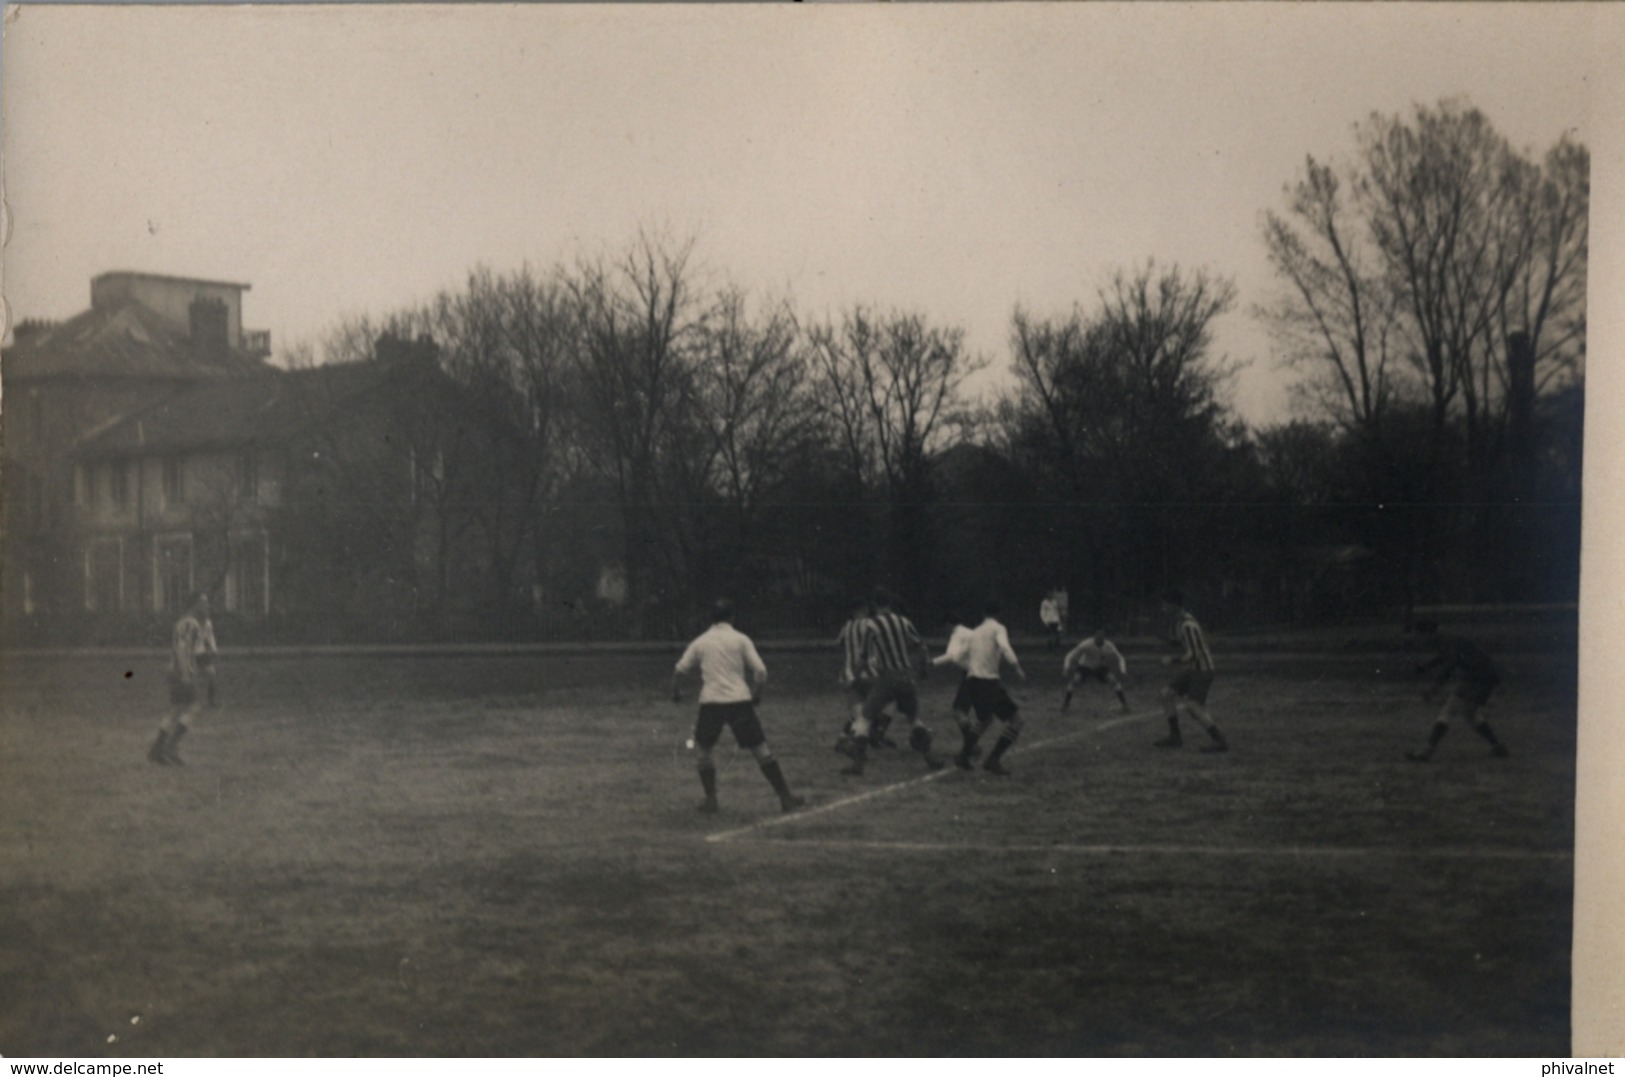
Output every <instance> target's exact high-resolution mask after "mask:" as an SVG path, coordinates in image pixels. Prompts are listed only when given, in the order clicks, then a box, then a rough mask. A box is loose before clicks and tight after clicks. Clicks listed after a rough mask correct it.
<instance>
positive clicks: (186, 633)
mask: <svg viewBox="0 0 1625 1077" xmlns="http://www.w3.org/2000/svg"><path fill="white" fill-rule="evenodd" d="M174 651H175V671H176V672H177V673H179V674H180V678H181V680H182V682H184V683H186V684H192V683H194V682H195V681H196V680H197V631H196V630H195V629H194V628H192V627H190V626H188V625H186V624H184V623H183V625H182V627H181V628H180V630H179V631H177V632H176V633H175V646H174Z"/></svg>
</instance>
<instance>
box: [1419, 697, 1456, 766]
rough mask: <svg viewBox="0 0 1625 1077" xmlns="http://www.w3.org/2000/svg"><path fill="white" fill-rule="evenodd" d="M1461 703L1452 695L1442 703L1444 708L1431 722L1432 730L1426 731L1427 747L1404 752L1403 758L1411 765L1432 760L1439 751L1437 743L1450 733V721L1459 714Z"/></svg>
mask: <svg viewBox="0 0 1625 1077" xmlns="http://www.w3.org/2000/svg"><path fill="white" fill-rule="evenodd" d="M1462 702H1463V701H1462V700H1461V699H1459V698H1458V697H1457V696H1456V695H1455V694H1454V693H1452V694H1451V696H1450V698H1449V699H1447V700H1445V701H1444V707H1443V709H1442V710H1440V711H1439V716H1438V717H1437V718H1435V719H1434V720H1433V728H1432V729H1431V730H1429V731H1428V743H1427V747H1426V748H1423V749H1422V750H1421V751H1419V752H1406V753H1405V758H1406V759H1409V760H1410V761H1411V762H1413V763H1426V762H1427V761H1428V760H1429V759H1432V758H1433V753H1434V752H1436V751H1438V749H1439V742H1440V741H1442V740H1444V735H1445V734H1446V733H1448V732H1450V719H1451V717H1452V716H1454V715H1456V714H1458V713H1460V711H1461V706H1462Z"/></svg>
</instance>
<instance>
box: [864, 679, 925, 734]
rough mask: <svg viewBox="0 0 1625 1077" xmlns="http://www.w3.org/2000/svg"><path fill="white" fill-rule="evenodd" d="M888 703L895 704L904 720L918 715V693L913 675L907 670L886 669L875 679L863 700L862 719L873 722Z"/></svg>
mask: <svg viewBox="0 0 1625 1077" xmlns="http://www.w3.org/2000/svg"><path fill="white" fill-rule="evenodd" d="M888 703H895V704H897V710H898V712H899V713H900V714H902V716H903V717H904V718H910V719H912V718H913V717H914V716H915V715H917V714H919V713H920V693H919V690H918V689H917V688H916V687H915V686H914V675H913V674H911V673H910V672H909V671H908V670H906V669H888V670H886V671H884V672H882V673H881V674H880V675H879V676H877V677H875V680H874V683H873V684H871V685H870V686H869V694H868V695H867V696H866V697H864V700H863V716H864V718H866V719H868V720H869V721H871V722H873V721H874V720H875V719H877V718H879V717H880V712H881V711H883V710H885V709H886V705H887V704H888Z"/></svg>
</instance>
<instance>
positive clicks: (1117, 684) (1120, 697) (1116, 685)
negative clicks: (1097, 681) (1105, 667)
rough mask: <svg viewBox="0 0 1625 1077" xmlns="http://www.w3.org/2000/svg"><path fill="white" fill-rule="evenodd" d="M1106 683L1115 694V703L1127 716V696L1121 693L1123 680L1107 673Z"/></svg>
mask: <svg viewBox="0 0 1625 1077" xmlns="http://www.w3.org/2000/svg"><path fill="white" fill-rule="evenodd" d="M1106 683H1107V684H1109V685H1111V686H1112V691H1113V692H1116V693H1117V702H1118V703H1119V704H1120V705H1121V706H1122V708H1123V713H1124V714H1127V713H1128V694H1127V693H1126V692H1124V691H1123V679H1122V678H1121V677H1119V676H1118V675H1117V674H1115V673H1112V672H1109V671H1108V672H1107V674H1106Z"/></svg>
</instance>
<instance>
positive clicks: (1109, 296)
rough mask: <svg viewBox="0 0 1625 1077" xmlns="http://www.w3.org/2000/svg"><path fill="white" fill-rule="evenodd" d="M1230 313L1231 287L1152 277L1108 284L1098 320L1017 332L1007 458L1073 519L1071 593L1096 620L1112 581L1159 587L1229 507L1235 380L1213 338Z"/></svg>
mask: <svg viewBox="0 0 1625 1077" xmlns="http://www.w3.org/2000/svg"><path fill="white" fill-rule="evenodd" d="M1234 302H1235V288H1234V285H1233V284H1232V283H1231V282H1230V281H1229V280H1228V279H1226V278H1223V277H1219V276H1216V275H1214V274H1211V273H1209V272H1207V271H1205V270H1197V271H1185V270H1181V269H1179V268H1178V267H1172V268H1169V269H1166V270H1159V269H1158V268H1157V267H1156V265H1155V264H1154V263H1147V264H1146V265H1144V266H1143V267H1141V268H1139V269H1136V270H1134V271H1132V272H1118V273H1116V274H1114V275H1113V276H1112V278H1111V280H1110V282H1109V284H1108V286H1107V287H1106V288H1105V289H1104V290H1102V291H1101V293H1100V294H1099V296H1098V303H1099V308H1098V310H1097V312H1095V313H1094V314H1092V315H1091V314H1088V313H1086V312H1085V311H1084V310H1083V309H1081V308H1075V309H1074V310H1073V311H1072V312H1071V313H1070V314H1069V315H1068V316H1066V317H1063V318H1058V319H1049V320H1040V319H1035V318H1033V317H1032V316H1031V315H1029V314H1028V313H1027V312H1025V311H1022V310H1019V309H1018V310H1017V311H1016V312H1015V314H1014V316H1013V318H1012V328H1011V345H1012V350H1013V353H1014V358H1015V371H1016V376H1017V384H1018V389H1017V392H1016V393H1015V394H1014V396H1013V398H1012V403H1011V406H1010V408H1009V409H1007V415H1006V419H1007V424H1008V425H1009V427H1010V437H1011V441H1012V449H1013V450H1014V451H1015V453H1016V454H1017V456H1018V457H1024V458H1025V459H1026V460H1027V461H1028V462H1029V465H1030V466H1031V467H1032V468H1033V469H1034V470H1035V471H1036V472H1037V473H1040V474H1048V475H1050V476H1053V477H1054V479H1056V480H1058V482H1059V485H1060V488H1061V490H1062V491H1063V492H1064V496H1065V497H1066V498H1067V499H1068V501H1069V504H1070V505H1071V506H1072V520H1071V521H1070V526H1071V534H1070V535H1069V543H1068V549H1067V550H1066V552H1065V555H1064V556H1065V559H1066V562H1067V563H1070V564H1071V566H1072V567H1071V568H1070V569H1069V571H1068V575H1069V576H1070V577H1071V579H1070V581H1069V582H1070V584H1071V585H1072V586H1074V587H1076V586H1078V585H1080V584H1081V585H1083V586H1084V587H1085V588H1086V589H1087V593H1088V594H1089V595H1090V597H1091V601H1092V604H1093V608H1094V609H1096V610H1097V611H1103V610H1105V609H1106V608H1107V605H1108V603H1109V600H1110V595H1109V594H1108V592H1109V590H1110V589H1111V581H1112V580H1113V579H1115V580H1117V581H1118V584H1119V586H1122V587H1125V588H1128V589H1131V590H1132V589H1136V588H1139V589H1143V588H1145V587H1151V586H1159V585H1165V584H1166V583H1167V582H1168V577H1169V576H1170V574H1172V573H1173V572H1175V571H1176V569H1177V566H1175V565H1173V564H1172V563H1171V562H1170V557H1171V556H1172V552H1171V551H1173V550H1175V549H1176V548H1177V547H1178V546H1180V545H1181V544H1180V543H1176V542H1174V541H1173V540H1172V536H1173V534H1174V532H1175V531H1178V530H1180V529H1181V528H1183V527H1186V526H1190V525H1193V524H1196V523H1200V520H1199V519H1196V517H1202V516H1203V513H1204V512H1205V511H1206V510H1205V508H1203V506H1207V505H1211V504H1212V503H1213V502H1215V501H1217V500H1222V498H1223V496H1224V494H1223V486H1222V483H1221V482H1220V481H1219V475H1220V465H1221V464H1222V463H1223V459H1222V458H1223V456H1224V454H1225V453H1226V452H1227V443H1226V439H1227V438H1228V436H1229V431H1228V429H1227V413H1226V410H1225V408H1224V406H1223V401H1222V392H1223V388H1224V384H1225V380H1226V378H1227V377H1228V375H1229V373H1230V369H1231V368H1230V366H1229V365H1228V364H1227V363H1225V362H1223V361H1221V360H1218V359H1215V358H1214V357H1213V356H1212V355H1211V348H1212V325H1213V322H1214V321H1215V320H1216V319H1218V318H1219V317H1221V316H1222V315H1224V314H1225V313H1226V312H1228V311H1229V310H1230V309H1231V307H1232V306H1233V305H1234ZM1192 505H1195V506H1198V508H1196V509H1194V510H1193V509H1191V508H1189V506H1192ZM1176 506H1179V507H1183V511H1182V512H1181V513H1178V514H1176V513H1174V512H1172V511H1170V510H1171V509H1172V508H1174V507H1176ZM1203 518H1205V517H1203Z"/></svg>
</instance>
